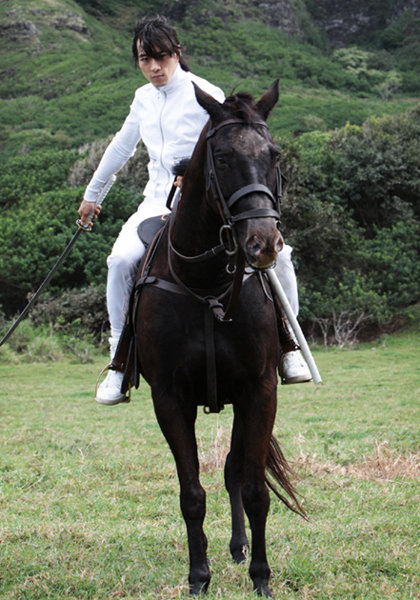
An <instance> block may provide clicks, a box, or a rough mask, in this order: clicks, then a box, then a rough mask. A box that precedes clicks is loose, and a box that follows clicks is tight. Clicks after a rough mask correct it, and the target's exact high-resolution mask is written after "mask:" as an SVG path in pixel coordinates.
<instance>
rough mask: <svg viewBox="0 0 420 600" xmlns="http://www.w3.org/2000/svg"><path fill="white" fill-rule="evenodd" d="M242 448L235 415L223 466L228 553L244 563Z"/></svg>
mask: <svg viewBox="0 0 420 600" xmlns="http://www.w3.org/2000/svg"><path fill="white" fill-rule="evenodd" d="M243 460H244V448H243V437H242V424H241V420H240V418H239V417H238V415H237V414H236V413H235V417H234V421H233V427H232V440H231V444H230V451H229V454H228V455H227V458H226V464H225V486H226V489H227V491H228V493H229V500H230V510H231V518H232V537H231V539H230V544H229V548H230V553H231V555H232V558H233V560H234V561H235V562H237V563H241V562H244V561H245V560H246V558H247V556H248V549H249V542H248V538H247V535H246V532H245V521H244V505H243V502H242V479H243Z"/></svg>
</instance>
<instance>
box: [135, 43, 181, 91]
mask: <svg viewBox="0 0 420 600" xmlns="http://www.w3.org/2000/svg"><path fill="white" fill-rule="evenodd" d="M137 49H138V57H139V59H138V65H139V67H140V69H141V72H142V73H143V75H144V76H145V78H146V79H147V81H150V83H153V85H155V86H156V87H161V86H162V85H166V84H167V83H169V82H170V81H171V79H172V77H173V74H174V73H175V70H176V68H177V66H178V63H179V56H177V55H176V54H168V53H167V52H164V51H159V49H156V52H155V53H154V55H155V56H154V57H152V56H148V55H147V54H146V53H145V52H144V50H143V49H142V47H141V44H140V42H139V41H137Z"/></svg>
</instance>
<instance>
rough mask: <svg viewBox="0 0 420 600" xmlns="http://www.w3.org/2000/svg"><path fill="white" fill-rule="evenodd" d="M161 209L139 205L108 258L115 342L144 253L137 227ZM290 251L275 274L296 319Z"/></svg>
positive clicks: (283, 253) (285, 251)
mask: <svg viewBox="0 0 420 600" xmlns="http://www.w3.org/2000/svg"><path fill="white" fill-rule="evenodd" d="M163 212H164V211H162V207H161V206H156V205H153V204H152V203H148V202H147V201H146V200H145V201H144V202H143V203H142V204H140V206H139V209H138V210H137V212H135V213H134V214H133V215H131V217H130V218H129V219H128V221H127V222H126V223H125V224H124V225H123V227H122V228H121V231H120V233H119V235H118V237H117V239H116V240H115V243H114V246H113V248H112V251H111V254H110V255H109V256H108V259H107V265H108V282H107V291H106V293H107V306H108V316H109V322H110V325H111V337H112V338H114V339H118V338H119V337H120V335H121V333H122V330H123V327H124V323H125V317H126V315H127V311H128V305H129V301H130V295H131V290H132V289H133V285H134V278H135V276H136V273H137V265H138V263H139V261H140V259H141V258H142V256H143V255H144V254H145V252H146V248H145V246H144V244H143V243H142V242H141V241H140V238H139V237H138V234H137V228H138V226H139V224H140V223H141V222H142V221H144V220H145V219H148V218H149V217H154V216H157V215H161V214H162V213H163ZM291 254H292V248H291V246H288V245H287V244H285V245H284V246H283V249H282V251H281V252H280V253H279V255H278V257H277V263H276V267H275V272H276V275H277V277H278V278H279V280H280V283H281V284H282V286H283V289H284V292H285V294H286V296H287V299H288V300H289V302H290V305H291V307H292V310H293V312H294V313H295V315H296V316H297V315H298V312H299V301H298V291H297V282H296V275H295V270H294V268H293V264H292V259H291Z"/></svg>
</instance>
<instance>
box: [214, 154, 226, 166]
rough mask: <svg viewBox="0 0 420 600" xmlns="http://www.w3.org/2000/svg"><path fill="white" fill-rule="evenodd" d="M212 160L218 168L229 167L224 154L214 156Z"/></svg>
mask: <svg viewBox="0 0 420 600" xmlns="http://www.w3.org/2000/svg"><path fill="white" fill-rule="evenodd" d="M214 160H215V161H216V164H217V166H218V167H227V166H228V165H229V161H228V158H227V156H226V155H225V154H216V155H215V156H214Z"/></svg>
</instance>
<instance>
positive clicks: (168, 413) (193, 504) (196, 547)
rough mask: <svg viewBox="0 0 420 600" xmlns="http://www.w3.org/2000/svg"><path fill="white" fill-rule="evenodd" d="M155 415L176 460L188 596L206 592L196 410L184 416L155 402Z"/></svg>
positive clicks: (207, 573)
mask: <svg viewBox="0 0 420 600" xmlns="http://www.w3.org/2000/svg"><path fill="white" fill-rule="evenodd" d="M155 411H156V416H157V418H158V421H159V425H160V427H161V429H162V432H163V434H164V436H165V438H166V440H167V442H168V444H169V446H170V448H171V450H172V453H173V455H174V458H175V462H176V467H177V472H178V478H179V484H180V503H181V511H182V515H183V517H184V520H185V524H186V527H187V535H188V549H189V558H190V572H189V577H188V581H189V585H190V594H191V595H192V596H198V595H200V594H201V593H204V592H206V590H207V588H208V585H209V583H210V569H209V566H208V561H207V539H206V536H205V534H204V531H203V522H204V517H205V514H206V494H205V491H204V489H203V487H202V485H201V484H200V481H199V475H198V474H199V462H198V456H197V442H196V438H195V432H194V424H195V419H196V416H197V409H196V407H193V408H191V410H190V411H186V412H185V413H184V414H183V413H182V412H181V409H180V408H179V406H178V405H177V403H176V401H174V400H173V399H170V401H169V402H166V403H165V404H164V406H162V403H161V402H158V403H155Z"/></svg>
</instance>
